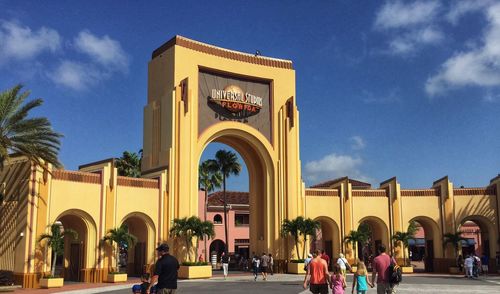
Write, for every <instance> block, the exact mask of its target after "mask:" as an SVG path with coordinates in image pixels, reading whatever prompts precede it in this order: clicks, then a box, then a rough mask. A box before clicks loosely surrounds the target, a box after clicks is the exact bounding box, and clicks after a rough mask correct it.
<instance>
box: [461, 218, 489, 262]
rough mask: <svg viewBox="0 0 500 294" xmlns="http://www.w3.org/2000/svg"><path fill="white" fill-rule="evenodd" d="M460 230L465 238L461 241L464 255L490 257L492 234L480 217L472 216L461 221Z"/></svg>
mask: <svg viewBox="0 0 500 294" xmlns="http://www.w3.org/2000/svg"><path fill="white" fill-rule="evenodd" d="M459 231H460V232H462V237H463V238H464V240H462V242H461V247H462V251H461V254H462V256H463V257H465V256H467V255H471V254H474V255H477V256H482V255H486V256H488V257H489V254H490V236H489V231H488V226H487V224H485V223H484V222H483V221H482V220H480V219H478V218H474V217H470V218H467V219H465V220H463V221H462V222H461V223H460V228H459Z"/></svg>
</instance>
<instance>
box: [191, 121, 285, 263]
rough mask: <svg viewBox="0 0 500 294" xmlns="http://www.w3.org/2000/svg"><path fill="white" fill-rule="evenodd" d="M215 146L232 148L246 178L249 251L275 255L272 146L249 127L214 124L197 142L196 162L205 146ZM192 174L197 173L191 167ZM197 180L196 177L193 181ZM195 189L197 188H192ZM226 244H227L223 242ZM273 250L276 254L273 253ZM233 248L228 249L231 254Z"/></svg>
mask: <svg viewBox="0 0 500 294" xmlns="http://www.w3.org/2000/svg"><path fill="white" fill-rule="evenodd" d="M211 142H219V143H223V144H226V145H228V146H231V147H232V148H234V149H235V150H236V151H237V152H238V153H239V154H240V155H241V157H242V158H243V160H244V161H245V164H246V166H247V169H248V176H249V203H250V215H251V216H252V217H251V218H250V246H251V248H250V251H251V252H252V251H255V252H269V251H271V252H274V253H275V256H276V254H278V252H277V249H278V248H277V247H278V246H276V242H278V239H279V238H278V235H279V234H278V232H277V231H276V229H275V228H277V227H278V223H276V219H275V215H276V211H275V209H276V206H277V205H276V204H275V197H274V195H275V193H276V189H275V185H276V178H275V168H274V164H273V160H272V156H271V151H272V150H273V148H272V146H271V145H270V144H269V142H268V140H267V138H265V137H264V136H263V135H262V134H261V133H259V132H258V131H257V130H255V129H254V128H252V127H249V126H246V125H238V127H235V125H234V123H232V122H222V123H218V124H216V125H214V126H212V127H210V128H208V129H207V130H205V131H204V132H203V134H201V136H200V138H199V140H198V143H199V145H198V156H197V158H198V161H197V162H196V165H198V164H199V161H200V159H201V155H202V153H203V151H204V150H205V148H206V146H207V145H208V144H210V143H211ZM193 170H196V171H198V169H197V168H194V167H193ZM196 178H197V177H196ZM194 186H195V187H197V184H196V185H194ZM227 243H229V242H227ZM274 249H276V250H274ZM232 250H233V248H229V251H232Z"/></svg>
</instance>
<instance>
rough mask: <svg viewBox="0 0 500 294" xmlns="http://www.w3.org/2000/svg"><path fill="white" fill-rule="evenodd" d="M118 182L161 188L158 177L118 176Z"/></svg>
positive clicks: (124, 184) (134, 185)
mask: <svg viewBox="0 0 500 294" xmlns="http://www.w3.org/2000/svg"><path fill="white" fill-rule="evenodd" d="M117 184H118V186H127V187H135V188H148V189H159V186H160V185H159V181H158V179H142V178H129V177H122V176H118V178H117Z"/></svg>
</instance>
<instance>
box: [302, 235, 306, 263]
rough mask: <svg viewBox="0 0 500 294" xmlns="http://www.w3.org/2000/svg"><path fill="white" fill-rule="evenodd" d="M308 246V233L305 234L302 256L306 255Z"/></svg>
mask: <svg viewBox="0 0 500 294" xmlns="http://www.w3.org/2000/svg"><path fill="white" fill-rule="evenodd" d="M306 246H307V235H304V248H303V250H302V256H304V258H305V257H306Z"/></svg>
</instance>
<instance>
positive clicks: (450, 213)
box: [433, 176, 457, 258]
mask: <svg viewBox="0 0 500 294" xmlns="http://www.w3.org/2000/svg"><path fill="white" fill-rule="evenodd" d="M433 187H434V188H439V190H440V203H439V209H440V218H441V230H442V234H441V235H442V236H444V235H445V234H447V233H455V232H456V230H457V227H456V225H455V207H454V201H455V200H454V196H453V184H452V183H451V182H450V181H449V179H448V176H445V177H443V178H441V179H439V180H437V181H435V182H434V184H433ZM440 241H441V242H444V240H440ZM454 251H455V249H454V248H453V246H449V245H448V246H447V247H446V249H445V250H444V251H443V257H444V258H455V252H454Z"/></svg>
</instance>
